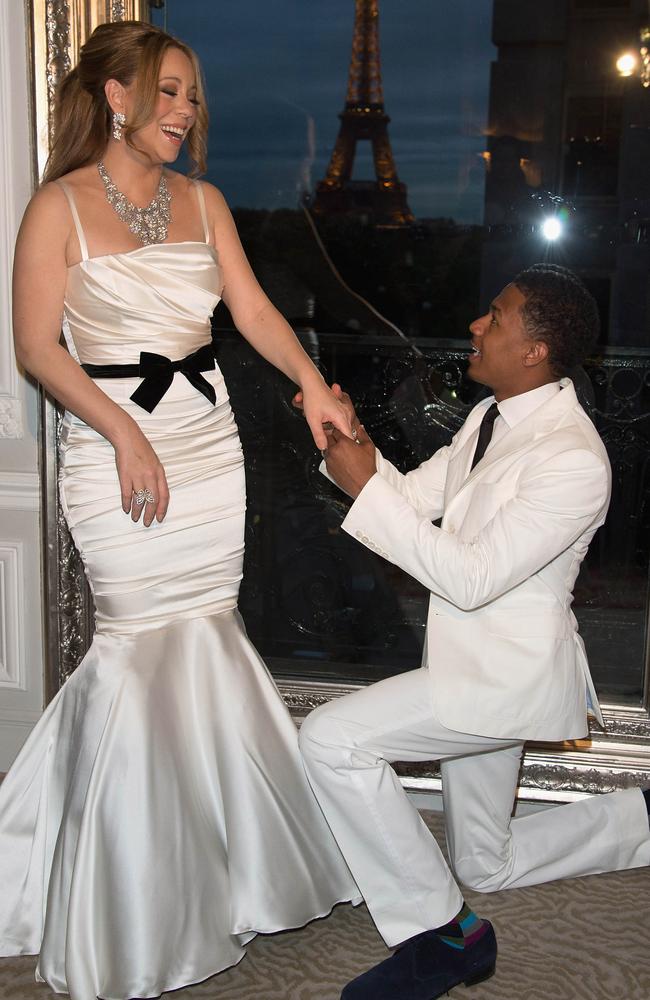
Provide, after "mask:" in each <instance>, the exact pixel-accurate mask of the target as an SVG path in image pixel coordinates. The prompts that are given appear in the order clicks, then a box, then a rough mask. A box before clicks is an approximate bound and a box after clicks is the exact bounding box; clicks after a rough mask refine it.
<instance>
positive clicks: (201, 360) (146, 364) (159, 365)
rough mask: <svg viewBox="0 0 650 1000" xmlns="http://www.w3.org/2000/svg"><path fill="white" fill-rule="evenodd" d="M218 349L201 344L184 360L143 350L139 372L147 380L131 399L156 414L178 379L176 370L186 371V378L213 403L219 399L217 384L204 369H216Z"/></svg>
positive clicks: (144, 380) (184, 373)
mask: <svg viewBox="0 0 650 1000" xmlns="http://www.w3.org/2000/svg"><path fill="white" fill-rule="evenodd" d="M214 367H215V364H214V352H213V350H212V345H211V344H205V345H204V346H203V347H199V349H198V351H194V353H193V354H188V355H187V357H186V358H181V360H180V361H170V360H169V358H166V357H164V355H162V354H151V353H149V351H141V352H140V371H139V375H140V377H141V378H142V379H143V381H142V382H141V383H140V385H139V386H138V388H137V389H136V390H135V392H134V393H133V395H132V396H131V399H132V400H133V402H134V403H137V404H138V406H141V407H142V408H143V410H146V411H147V412H148V413H153V411H154V410H155V408H156V407H157V406H158V403H159V402H160V400H161V399H162V398H163V396H164V395H165V393H166V392H167V390H168V389H169V387H170V385H171V384H172V380H173V378H174V373H175V372H182V373H183V375H184V376H185V378H186V379H187V380H188V382H190V383H191V384H192V385H193V386H194V388H195V389H198V390H199V392H202V393H203V395H204V396H205V398H206V399H209V400H210V402H211V403H212V405H213V406H214V404H215V403H216V401H217V394H216V393H215V391H214V387H213V386H211V385H210V383H209V382H208V380H207V379H205V378H203V376H202V375H201V372H208V371H214Z"/></svg>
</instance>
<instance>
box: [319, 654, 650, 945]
mask: <svg viewBox="0 0 650 1000" xmlns="http://www.w3.org/2000/svg"><path fill="white" fill-rule="evenodd" d="M430 692H431V687H430V680H429V677H428V675H427V671H426V670H425V669H420V670H414V671H411V672H410V673H406V674H400V675H398V676H396V677H390V678H388V679H387V680H384V681H380V682H379V683H377V684H373V685H371V686H370V687H368V688H365V689H364V690H362V691H358V692H355V693H354V694H351V695H347V696H346V697H344V698H340V699H338V700H336V701H333V702H330V703H329V704H328V705H323V706H321V707H320V708H318V709H316V711H314V712H312V713H311V715H309V716H308V718H307V719H306V720H305V722H304V723H303V725H302V729H301V732H300V744H301V749H302V752H303V757H304V761H305V766H306V769H307V774H308V776H309V780H310V782H311V784H312V787H313V789H314V792H315V793H316V796H317V797H318V800H319V802H320V805H321V807H322V809H323V812H324V813H325V816H326V818H327V820H328V822H329V824H330V827H331V828H332V831H333V833H334V836H335V837H336V839H337V840H338V843H339V846H340V848H341V851H342V852H343V854H344V856H345V859H346V861H347V863H348V865H349V867H350V870H351V871H352V874H353V875H354V878H355V880H356V882H357V885H358V886H359V888H360V890H361V892H362V893H363V896H364V898H365V900H366V903H367V905H368V909H369V911H370V913H371V915H372V917H373V919H374V921H375V923H376V925H377V928H378V930H379V932H380V934H381V935H382V937H383V938H384V940H385V941H386V944H387V945H389V946H391V947H392V946H394V945H396V944H399V943H400V942H401V941H404V940H405V939H406V938H409V937H412V936H413V935H415V934H419V933H420V932H421V931H424V930H429V929H431V928H434V927H439V926H441V925H442V924H444V923H446V922H447V921H448V920H450V919H451V918H452V917H454V916H455V915H456V914H457V913H458V911H459V910H460V909H461V907H462V905H463V897H462V894H461V892H460V889H459V888H458V885H457V884H456V882H455V880H454V877H453V876H452V873H451V871H450V870H449V868H448V866H447V864H446V862H445V860H444V858H443V856H442V854H441V852H440V850H439V848H438V845H437V844H436V842H435V840H434V838H433V837H432V836H431V834H430V833H429V830H428V829H427V827H426V825H425V823H424V822H423V821H422V818H421V817H420V815H419V813H418V811H417V809H416V808H415V807H414V806H413V805H412V803H411V802H410V800H409V798H408V796H407V794H406V793H405V791H404V789H403V788H402V786H401V784H400V782H399V779H398V778H397V776H396V775H395V772H394V771H393V769H392V768H391V767H390V766H389V763H388V762H390V761H396V760H403V761H418V760H440V761H441V772H442V786H443V802H444V812H445V824H446V832H447V844H448V847H449V854H450V858H451V862H452V866H453V868H454V871H455V873H456V876H457V877H458V879H459V880H460V881H461V882H463V883H464V884H465V885H467V886H470V887H471V888H472V889H476V890H478V891H479V892H491V891H493V890H495V889H504V888H512V887H515V886H525V885H533V884H535V883H538V882H548V881H550V880H552V879H557V878H567V877H572V876H576V875H589V874H594V873H596V872H604V871H614V870H618V869H622V868H635V867H640V866H641V865H647V864H650V826H649V824H648V813H647V810H646V805H645V800H644V798H643V796H642V794H641V792H640V790H639V789H636V788H633V789H627V790H625V791H621V792H613V793H611V794H609V795H594V796H592V797H589V798H585V799H581V800H580V801H578V802H574V803H571V804H570V805H562V806H557V807H555V808H553V809H548V810H544V811H542V812H539V813H534V814H532V815H528V816H524V817H521V818H518V819H512V817H511V813H512V808H513V804H514V798H515V793H516V789H517V779H518V774H519V767H520V763H521V754H522V748H523V743H522V742H514V741H512V740H499V739H492V738H490V737H484V736H471V735H467V734H463V733H457V732H453V731H451V730H448V729H445V728H444V726H442V725H441V723H440V722H438V721H437V719H436V718H435V716H434V712H433V710H432V706H431V693H430Z"/></svg>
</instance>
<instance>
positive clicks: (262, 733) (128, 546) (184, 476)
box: [0, 186, 358, 1000]
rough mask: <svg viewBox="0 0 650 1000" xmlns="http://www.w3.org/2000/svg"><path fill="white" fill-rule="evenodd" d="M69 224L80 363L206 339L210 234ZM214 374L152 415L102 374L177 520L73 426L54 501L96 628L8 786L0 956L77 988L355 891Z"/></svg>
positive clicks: (184, 979)
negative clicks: (197, 238)
mask: <svg viewBox="0 0 650 1000" xmlns="http://www.w3.org/2000/svg"><path fill="white" fill-rule="evenodd" d="M201 195H202V192H200V187H198V186H197V196H198V198H199V204H200V205H201V209H202V214H203V219H204V225H205V211H204V206H203V205H202V204H201V202H202V198H201ZM68 196H69V197H70V195H69V192H68ZM72 208H73V214H75V216H76V211H74V204H73V205H72ZM75 222H76V224H77V226H78V233H79V238H80V243H81V247H82V254H83V258H84V259H83V260H82V261H81V262H80V263H79V264H77V265H76V266H74V267H72V268H70V270H69V276H68V284H67V291H66V303H65V314H66V320H67V324H68V334H67V336H68V343H69V348H70V350H71V352H72V353H73V354H74V355H75V356H76V357H77V358H78V359H79V360H80V361H81V362H82V363H91V364H98V365H105V364H117V363H119V364H127V363H137V361H138V359H139V353H140V351H141V350H145V351H153V352H155V353H158V354H162V355H165V356H167V357H169V358H171V359H177V358H181V357H185V356H186V355H188V354H189V353H191V352H192V351H194V350H196V349H197V348H199V347H200V346H201V345H203V344H206V343H209V342H210V317H211V315H212V312H213V310H214V308H215V306H216V304H217V302H218V301H219V297H220V292H221V287H222V281H221V274H220V269H219V264H218V256H217V253H216V252H215V250H214V249H213V248H212V247H211V246H209V245H208V244H207V227H206V243H194V242H187V243H176V244H173V243H171V244H161V245H155V246H144V247H142V248H140V249H138V250H134V251H132V252H129V253H117V254H112V255H110V256H103V257H95V258H91V259H88V256H87V250H86V246H85V241H84V237H83V231H82V229H81V226H80V224H79V220H78V217H76V218H75ZM204 377H205V378H206V379H207V380H208V381H209V382H210V383H211V384H212V385H213V387H214V389H215V391H216V405H215V406H213V405H212V404H211V403H210V402H209V401H208V400H207V399H206V398H205V396H204V395H202V394H201V393H200V392H198V391H197V390H196V388H194V387H193V386H192V385H191V384H190V382H189V381H188V380H187V378H186V377H185V376H184V375H183V374H180V373H178V374H176V375H175V376H174V379H173V382H172V385H171V387H170V388H169V390H168V391H167V393H166V394H165V396H164V398H163V399H162V400H161V402H160V403H159V404H158V405H157V407H156V408H155V409H154V411H153V412H152V413H151V414H149V413H147V412H146V411H145V410H144V409H141V408H140V407H138V406H137V405H136V404H135V403H133V402H131V400H130V399H129V396H130V395H131V393H132V392H133V391H134V389H135V388H136V387H137V386H138V385H139V384H140V379H138V378H125V379H111V380H108V379H102V380H101V381H99V382H98V384H99V385H100V386H101V388H102V389H103V390H104V391H105V392H106V393H107V394H108V395H110V396H111V398H112V399H114V400H115V401H116V402H117V403H119V405H120V406H122V407H124V409H126V410H127V411H128V413H130V414H131V416H132V417H133V418H134V419H135V420H136V421H137V422H138V424H139V425H140V426H141V427H142V430H143V431H144V433H145V434H146V436H147V438H148V439H149V441H150V442H151V443H152V445H153V447H154V449H155V450H156V452H157V454H158V456H159V458H160V460H161V462H162V464H163V466H164V468H165V471H166V474H167V479H168V482H169V487H170V494H171V501H170V505H169V512H168V514H167V517H166V518H165V520H164V521H163V523H162V524H157V523H155V522H154V523H153V524H152V525H151V527H149V528H145V527H144V526H143V525H142V524H141V523H140V524H134V523H133V522H132V521H131V519H130V517H129V516H128V515H126V514H125V513H124V512H123V511H122V509H121V504H120V489H119V483H118V478H117V474H116V470H115V460H114V452H113V448H112V447H111V445H110V444H109V443H108V442H107V441H106V440H105V439H104V438H102V437H101V436H100V435H99V434H98V433H96V432H95V431H94V430H92V429H91V428H90V427H88V426H87V425H86V424H84V423H83V422H82V421H81V420H79V419H78V418H76V417H74V416H72V415H71V414H67V415H66V417H65V422H64V429H63V435H62V441H61V495H62V498H63V503H64V508H65V513H66V517H67V519H68V524H69V526H70V529H71V532H72V535H73V538H74V541H75V543H76V545H77V547H78V549H79V551H80V553H81V555H82V558H83V562H84V566H85V569H86V573H87V576H88V580H89V581H90V586H91V588H92V592H93V596H94V600H95V605H96V610H97V616H96V625H97V631H96V634H95V637H94V640H93V643H92V646H91V648H90V650H89V652H88V654H87V655H86V657H85V658H84V660H83V662H82V664H81V665H80V666H79V668H78V669H77V670H76V671H75V673H74V674H73V675H72V676H71V678H70V679H69V680H68V681H67V683H66V684H65V685H64V687H63V688H62V689H61V690H60V691H59V693H58V694H57V696H56V697H55V698H54V700H53V701H52V702H51V704H50V705H49V707H48V708H47V710H46V712H45V714H44V715H43V717H42V718H41V720H40V721H39V723H38V724H37V726H36V727H35V729H34V730H33V732H32V734H31V736H30V738H29V739H28V741H27V743H26V745H25V747H24V749H23V750H22V752H21V753H20V754H19V756H18V758H17V760H16V762H15V763H14V765H13V767H12V768H11V770H10V772H9V774H8V775H7V777H6V778H5V780H4V783H3V784H2V786H1V787H0V955H4V956H6V955H17V954H38V955H39V959H38V966H37V972H36V976H37V979H40V980H44V981H45V982H46V983H48V984H49V985H50V987H51V988H52V989H53V990H54V991H56V992H60V993H69V994H70V996H71V997H72V998H73V1000H91V998H94V997H101V998H104V1000H124V998H127V997H128V998H130V997H153V996H157V995H159V994H160V993H161V992H163V991H166V990H172V989H175V988H177V987H180V986H183V985H187V984H190V983H193V982H197V981H199V980H201V979H204V978H206V977H208V976H210V975H212V974H213V973H216V972H219V971H220V970H222V969H225V968H226V967H228V966H231V965H233V964H234V963H236V962H238V961H239V960H240V959H241V958H242V956H243V955H244V951H245V945H246V942H248V941H249V940H250V939H251V938H252V937H253V936H254V935H255V933H257V932H264V933H269V932H273V931H278V930H281V929H283V928H289V927H297V926H300V925H303V924H305V923H306V922H307V921H309V920H311V919H312V918H314V917H318V916H322V915H324V914H326V913H328V912H329V910H330V909H331V908H332V906H333V905H334V904H336V903H337V902H339V901H343V900H351V899H353V898H354V899H358V890H357V889H356V887H355V885H354V882H353V880H352V877H351V875H350V873H349V871H348V869H347V866H346V865H345V862H344V861H343V859H342V857H341V855H340V853H339V851H338V848H337V847H336V844H335V842H334V840H333V838H332V835H331V834H330V832H329V828H328V827H327V825H326V823H325V820H324V819H323V816H322V814H321V812H320V809H319V807H318V805H317V803H316V800H315V799H314V797H313V795H312V793H311V791H310V789H309V786H308V784H307V781H306V778H305V775H304V771H303V766H302V762H301V759H300V756H299V752H298V747H297V734H296V730H295V726H294V724H293V722H292V720H291V718H290V716H289V713H288V711H287V710H286V708H285V706H284V704H283V702H282V700H281V698H280V695H279V694H278V691H277V689H276V687H275V685H274V683H273V680H272V679H271V677H270V675H269V673H268V671H267V669H266V668H265V666H264V664H263V663H262V661H261V660H260V658H259V656H258V655H257V653H256V652H255V650H254V649H253V647H252V646H251V644H250V642H249V640H248V638H247V636H246V631H245V629H244V625H243V623H242V620H241V618H240V616H239V613H238V611H237V593H238V588H239V583H240V579H241V575H242V557H243V551H244V542H243V532H244V509H245V487H244V464H243V457H242V450H241V445H240V442H239V437H238V434H237V428H236V426H235V422H234V419H233V415H232V411H231V408H230V404H229V401H228V394H227V390H226V386H225V384H224V380H223V377H222V375H221V373H220V371H219V369H218V367H216V368H215V370H214V371H208V372H205V373H204Z"/></svg>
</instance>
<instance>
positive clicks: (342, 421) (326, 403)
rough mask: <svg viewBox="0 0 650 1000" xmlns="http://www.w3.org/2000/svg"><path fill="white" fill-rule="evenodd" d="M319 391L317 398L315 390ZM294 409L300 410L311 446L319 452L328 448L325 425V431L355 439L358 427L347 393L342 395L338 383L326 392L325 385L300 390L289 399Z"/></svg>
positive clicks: (322, 383)
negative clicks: (333, 429) (311, 440)
mask: <svg viewBox="0 0 650 1000" xmlns="http://www.w3.org/2000/svg"><path fill="white" fill-rule="evenodd" d="M318 389H319V390H320V395H318V394H317V393H315V392H314V390H318ZM292 403H293V405H294V406H295V407H296V408H297V409H299V410H302V411H303V413H304V415H305V419H306V420H307V423H308V424H309V429H310V430H311V432H312V435H313V438H314V442H315V444H316V447H317V448H318V449H319V451H323V450H324V449H325V448H326V447H327V435H326V433H325V428H324V427H323V425H324V424H325V425H326V427H327V428H328V429H331V428H332V427H336V429H337V430H339V431H340V432H341V433H342V434H344V435H345V437H349V438H351V437H355V435H356V432H357V431H358V429H359V427H360V424H359V420H358V418H357V415H356V413H355V412H354V406H353V405H352V400H351V399H350V397H349V396H348V394H347V392H343V390H342V389H341V386H340V385H339V384H338V382H334V384H333V385H332V388H331V389H328V388H327V386H326V385H325V383H324V382H321V383H320V384H319V385H316V386H314V387H313V389H312V388H309V387H308V388H307V389H306V390H305V389H301V390H300V391H299V392H297V393H296V394H295V396H294V397H293V399H292Z"/></svg>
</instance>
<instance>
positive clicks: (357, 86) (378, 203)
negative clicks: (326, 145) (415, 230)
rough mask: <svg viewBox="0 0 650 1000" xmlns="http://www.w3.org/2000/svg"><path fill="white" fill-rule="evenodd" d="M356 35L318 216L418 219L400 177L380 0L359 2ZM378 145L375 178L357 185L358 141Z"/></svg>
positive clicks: (393, 221) (317, 199) (316, 203)
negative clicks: (384, 79) (386, 89)
mask: <svg viewBox="0 0 650 1000" xmlns="http://www.w3.org/2000/svg"><path fill="white" fill-rule="evenodd" d="M355 6H356V11H355V19H354V37H353V40H352V58H351V59H350V74H349V78H348V92H347V98H346V101H345V108H344V109H343V111H342V112H341V114H340V115H339V118H340V119H341V127H340V129H339V134H338V137H337V140H336V145H335V146H334V152H333V153H332V158H331V160H330V163H329V166H328V168H327V174H326V176H325V180H322V181H319V183H318V184H317V186H316V194H315V196H314V200H313V205H312V207H313V210H314V212H316V213H318V214H322V215H333V214H355V215H367V216H368V217H369V218H371V219H372V221H373V222H375V223H376V224H378V225H385V226H386V225H388V226H404V225H408V223H410V222H412V221H413V215H412V214H411V210H410V208H409V206H408V202H407V200H406V185H405V184H402V182H401V181H400V179H399V178H398V176H397V170H396V168H395V161H394V159H393V151H392V149H391V148H390V140H389V138H388V123H389V121H390V118H389V117H388V115H387V114H386V112H385V111H384V94H383V89H382V83H381V66H380V60H379V0H355ZM362 139H363V140H366V141H368V142H370V143H372V155H373V160H374V166H375V180H374V181H372V180H366V181H363V180H362V181H353V180H352V170H353V167H354V156H355V153H356V146H357V143H358V142H360V141H361V140H362Z"/></svg>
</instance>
